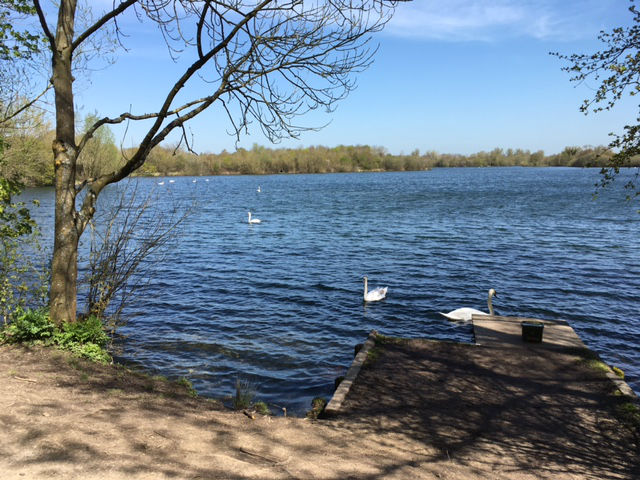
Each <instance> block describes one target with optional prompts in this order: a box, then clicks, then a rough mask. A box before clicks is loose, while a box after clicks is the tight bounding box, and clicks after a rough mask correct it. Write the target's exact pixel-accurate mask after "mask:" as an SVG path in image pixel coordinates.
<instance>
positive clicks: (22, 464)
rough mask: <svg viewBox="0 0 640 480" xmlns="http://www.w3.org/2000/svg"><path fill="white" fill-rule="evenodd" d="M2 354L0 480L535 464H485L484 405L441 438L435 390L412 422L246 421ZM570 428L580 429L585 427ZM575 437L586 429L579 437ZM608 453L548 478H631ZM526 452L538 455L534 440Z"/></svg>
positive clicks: (133, 384) (328, 475)
mask: <svg viewBox="0 0 640 480" xmlns="http://www.w3.org/2000/svg"><path fill="white" fill-rule="evenodd" d="M0 364H1V365H2V367H0V429H1V430H0V431H1V432H2V433H1V436H0V477H1V478H2V479H7V480H9V479H50V478H61V479H105V480H109V479H241V478H242V479H243V478H255V479H281V478H282V479H288V478H299V479H335V480H338V479H340V480H344V479H374V478H385V479H386V478H391V479H394V478H397V479H422V478H424V479H435V478H444V479H474V478H498V479H515V480H523V479H533V478H538V477H537V475H536V471H535V470H527V469H522V468H520V469H515V468H511V467H509V468H507V467H506V466H505V467H504V468H502V466H503V464H504V465H511V464H510V463H504V462H502V463H501V462H498V463H497V464H496V463H492V462H493V461H494V460H495V459H496V458H498V459H499V458H500V455H502V452H507V451H508V448H507V447H508V442H505V440H506V439H505V438H500V437H492V436H491V435H482V434H481V432H482V428H480V429H479V430H478V427H477V425H476V423H475V422H477V421H480V422H483V421H485V419H486V417H485V416H484V415H483V413H482V412H480V413H479V416H478V417H477V418H475V417H474V418H467V419H465V422H472V423H474V425H476V427H473V428H468V429H467V430H468V431H467V430H465V431H466V432H467V433H466V434H465V436H464V437H463V438H461V439H458V440H455V439H454V438H453V437H451V445H449V447H446V446H445V445H444V444H443V443H442V438H443V437H442V435H445V437H446V436H447V435H451V436H453V435H455V434H457V433H459V432H458V431H457V430H456V429H458V428H459V425H456V424H453V425H450V426H447V425H445V424H446V421H445V420H446V419H445V417H443V416H442V413H443V410H442V409H444V410H445V411H446V409H447V408H448V406H447V405H444V406H443V405H440V406H439V407H438V406H437V404H438V403H442V402H444V401H445V398H444V396H442V395H444V394H445V392H441V395H440V396H436V397H434V400H433V401H431V402H430V403H428V404H424V405H422V404H421V406H420V407H421V408H420V409H418V411H420V410H423V411H425V412H426V411H427V410H428V408H430V407H434V408H440V412H438V411H436V412H432V413H431V414H429V416H426V414H425V416H424V417H423V418H422V422H421V423H419V424H415V425H412V423H411V421H412V417H411V416H412V415H413V414H412V413H410V410H405V417H406V418H405V420H406V422H405V423H404V424H403V423H402V409H401V408H400V409H395V410H393V411H387V412H385V411H381V412H380V414H379V415H372V414H371V412H369V413H366V414H365V415H364V416H359V415H356V414H355V412H352V413H351V415H349V416H348V417H346V418H339V419H336V420H331V421H323V422H311V421H309V420H306V419H299V418H282V417H278V418H270V417H261V416H256V418H255V419H254V420H252V419H250V418H249V417H247V416H245V415H244V414H242V413H237V412H229V411H227V410H224V409H222V408H221V407H220V406H219V405H218V404H216V403H215V402H211V401H207V400H204V399H193V398H191V397H189V396H188V395H187V394H185V392H184V390H180V389H179V388H178V387H177V386H173V385H168V384H166V383H165V382H162V381H157V380H152V379H150V378H148V377H144V376H140V375H136V374H132V373H130V372H127V371H125V370H123V369H121V368H116V367H102V366H97V365H93V364H89V363H85V362H83V361H79V360H77V359H74V358H71V357H69V356H68V355H67V354H65V353H63V352H59V351H56V350H50V349H41V348H23V347H13V346H0ZM460 368H462V366H460ZM450 375H451V376H453V375H454V372H453V371H452V372H450ZM459 388H462V385H459ZM432 393H434V392H432ZM435 393H437V392H435ZM426 398H430V396H428V397H426ZM520 398H522V397H520ZM581 398H583V397H581ZM420 401H424V400H423V399H422V400H420ZM460 402H462V403H464V401H463V400H460ZM373 403H374V402H370V404H373ZM455 406H456V407H457V406H458V404H456V405H455ZM423 407H424V408H423ZM588 407H589V405H587V404H586V403H584V402H583V404H582V406H576V408H585V409H587V408H588ZM438 415H440V416H441V417H442V418H440V423H439V420H438ZM414 420H415V419H414ZM603 421H604V423H605V424H606V423H607V422H609V421H610V419H609V418H605V419H603ZM398 422H400V423H398ZM442 422H444V423H442ZM474 428H475V430H474ZM576 434H578V435H580V436H584V437H585V438H587V439H588V438H589V435H590V432H589V431H584V430H581V431H579V432H576ZM494 442H495V445H494ZM454 444H455V445H454ZM456 445H458V447H455V446H456ZM536 445H537V444H536ZM585 445H588V440H584V441H583V442H582V443H580V444H579V446H580V448H584V447H585ZM454 447H455V448H454ZM463 447H464V448H463ZM494 447H495V449H496V450H492V449H493V448H494ZM447 448H448V451H449V456H447V454H446V452H445V450H447ZM598 448H599V447H598V446H597V445H593V446H592V447H591V450H589V453H590V454H591V453H592V452H596V451H597V450H598ZM462 451H465V452H466V453H465V454H464V455H462V454H461V452H462ZM491 451H493V452H494V453H493V455H492V456H487V452H491ZM613 451H614V450H609V448H608V447H606V448H605V450H604V451H603V453H604V454H606V455H608V454H609V453H610V452H613ZM452 452H453V455H451V453H452ZM615 452H616V454H617V455H619V456H620V457H619V458H618V459H616V461H617V462H620V463H619V464H620V468H618V469H616V470H615V471H613V473H612V474H611V476H608V477H605V476H601V477H595V476H590V475H586V474H585V473H586V470H585V469H584V468H583V469H582V470H580V471H577V472H576V474H575V475H570V474H569V473H568V472H566V471H565V472H560V473H562V474H561V475H559V476H554V477H549V478H632V477H630V476H626V475H627V473H628V472H629V471H630V470H629V469H628V468H627V467H628V457H627V456H626V455H625V454H624V451H622V452H621V451H619V450H615ZM522 453H524V452H522ZM529 453H530V456H531V457H533V458H535V457H536V454H537V452H536V451H535V450H534V449H532V450H531V451H530V452H529ZM575 454H576V455H579V452H575ZM496 465H497V466H498V467H499V468H497V469H496ZM599 473H601V472H599Z"/></svg>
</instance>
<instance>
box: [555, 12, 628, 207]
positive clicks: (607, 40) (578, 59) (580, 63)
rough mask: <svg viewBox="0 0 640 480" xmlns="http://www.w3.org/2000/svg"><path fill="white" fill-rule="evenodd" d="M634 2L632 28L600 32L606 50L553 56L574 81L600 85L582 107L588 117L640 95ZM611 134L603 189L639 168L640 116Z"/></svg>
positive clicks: (603, 171)
mask: <svg viewBox="0 0 640 480" xmlns="http://www.w3.org/2000/svg"><path fill="white" fill-rule="evenodd" d="M634 3H635V0H630V4H631V5H630V6H629V12H630V13H631V16H632V19H631V20H632V23H631V25H630V26H626V27H617V28H614V29H613V30H612V31H610V32H605V31H601V32H600V34H599V35H598V40H600V41H601V42H602V43H603V44H604V48H603V49H602V50H600V51H597V52H595V53H590V54H583V53H574V54H571V55H563V54H559V53H553V55H556V56H557V57H559V58H560V59H561V60H563V61H565V62H567V64H568V65H567V66H566V67H563V68H562V69H563V70H564V71H566V72H568V73H570V74H571V75H572V77H571V81H572V82H576V83H583V82H585V81H587V80H588V79H593V80H595V81H596V82H597V83H598V84H599V85H598V87H597V88H596V90H595V94H594V95H593V97H592V98H589V99H586V100H585V101H584V102H583V104H582V106H581V107H580V110H581V111H582V112H584V113H585V114H586V113H588V112H600V111H603V110H610V109H612V108H613V107H614V106H615V105H616V104H617V103H618V102H619V101H620V100H622V99H623V97H625V96H627V95H628V96H631V97H633V96H636V95H637V94H638V93H640V11H639V10H638V8H637V7H636V5H635V4H634ZM611 135H612V137H613V140H612V141H611V143H610V144H609V147H610V148H611V149H613V150H614V151H615V152H616V153H615V155H613V156H612V157H611V158H610V160H609V162H608V164H607V165H606V166H605V167H603V168H602V171H601V173H602V177H601V181H600V183H599V186H600V187H602V188H604V187H606V186H607V185H609V184H610V183H611V182H612V181H613V180H614V179H615V178H616V176H617V175H618V173H619V171H620V168H622V167H629V166H633V165H637V158H638V155H640V115H639V116H638V118H636V124H630V125H626V126H625V127H624V132H623V133H622V134H615V133H612V134H611ZM636 179H637V174H636V178H635V179H632V180H631V181H629V182H628V183H627V184H626V185H625V187H626V188H627V189H629V192H630V193H629V198H631V197H634V196H637V195H639V194H640V192H639V191H638V189H637V182H636Z"/></svg>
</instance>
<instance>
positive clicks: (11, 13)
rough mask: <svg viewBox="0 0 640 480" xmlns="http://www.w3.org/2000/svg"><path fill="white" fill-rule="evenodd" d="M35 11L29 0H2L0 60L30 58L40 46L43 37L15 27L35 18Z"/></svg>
mask: <svg viewBox="0 0 640 480" xmlns="http://www.w3.org/2000/svg"><path fill="white" fill-rule="evenodd" d="M35 14H36V9H35V7H34V6H33V2H31V1H29V0H2V1H1V2H0V60H1V61H10V60H12V59H19V58H31V57H32V56H33V55H34V54H36V53H38V52H39V51H40V49H41V46H42V41H43V37H42V36H40V35H35V34H33V33H30V32H29V30H28V29H25V30H19V29H17V28H16V25H17V24H19V23H21V22H22V21H23V20H25V19H27V18H29V17H31V16H35Z"/></svg>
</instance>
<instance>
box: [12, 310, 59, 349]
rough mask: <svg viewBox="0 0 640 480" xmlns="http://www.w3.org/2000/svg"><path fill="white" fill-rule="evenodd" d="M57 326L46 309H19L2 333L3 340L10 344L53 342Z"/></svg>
mask: <svg viewBox="0 0 640 480" xmlns="http://www.w3.org/2000/svg"><path fill="white" fill-rule="evenodd" d="M54 332H55V326H54V325H53V324H52V323H51V321H50V320H49V313H48V312H47V311H46V310H44V309H39V310H22V309H18V310H17V312H16V313H15V315H14V320H13V322H11V323H10V324H9V325H8V326H7V327H5V329H4V331H3V332H2V340H3V341H5V342H8V343H22V342H34V341H47V340H51V337H52V336H53V334H54Z"/></svg>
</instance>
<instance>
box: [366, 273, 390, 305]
mask: <svg viewBox="0 0 640 480" xmlns="http://www.w3.org/2000/svg"><path fill="white" fill-rule="evenodd" d="M367 280H368V278H367V277H364V301H365V302H377V301H378V300H382V299H383V298H384V297H386V296H387V289H388V288H389V287H384V288H383V287H378V288H374V289H373V290H371V291H370V292H367V289H368V285H367Z"/></svg>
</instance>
